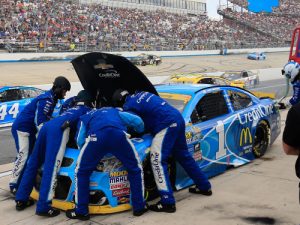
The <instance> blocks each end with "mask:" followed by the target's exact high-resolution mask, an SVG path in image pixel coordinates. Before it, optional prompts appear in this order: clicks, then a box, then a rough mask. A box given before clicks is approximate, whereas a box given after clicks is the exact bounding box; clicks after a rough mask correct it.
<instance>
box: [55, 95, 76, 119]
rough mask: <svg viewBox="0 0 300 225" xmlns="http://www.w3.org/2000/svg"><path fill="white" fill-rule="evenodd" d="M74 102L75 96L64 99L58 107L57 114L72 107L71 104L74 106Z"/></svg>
mask: <svg viewBox="0 0 300 225" xmlns="http://www.w3.org/2000/svg"><path fill="white" fill-rule="evenodd" d="M76 102H77V96H73V97H70V98H68V99H67V100H66V101H64V103H63V104H62V106H61V108H60V111H59V115H61V114H62V113H64V112H65V111H66V110H68V109H69V108H72V107H73V106H75V105H76Z"/></svg>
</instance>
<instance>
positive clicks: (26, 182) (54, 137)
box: [16, 90, 92, 217]
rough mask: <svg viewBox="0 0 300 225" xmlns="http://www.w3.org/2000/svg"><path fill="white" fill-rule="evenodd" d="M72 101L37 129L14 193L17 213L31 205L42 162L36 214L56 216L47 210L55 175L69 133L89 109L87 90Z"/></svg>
mask: <svg viewBox="0 0 300 225" xmlns="http://www.w3.org/2000/svg"><path fill="white" fill-rule="evenodd" d="M76 99H77V102H76V105H75V106H74V107H72V108H70V109H68V110H67V111H65V112H64V113H63V114H62V115H60V116H58V117H57V118H54V119H52V120H51V121H49V122H47V123H45V125H44V126H43V127H42V128H41V130H40V132H39V135H38V138H37V141H36V144H35V146H34V149H33V153H32V155H31V156H30V159H29V161H28V164H27V167H26V169H25V172H24V176H23V178H22V180H21V183H20V187H19V189H18V191H17V193H16V209H17V210H19V211H20V210H23V209H25V208H27V207H28V206H31V205H32V204H33V200H32V199H30V198H29V196H30V193H31V191H32V188H33V186H34V183H35V177H36V175H37V171H38V169H39V168H40V167H41V166H42V164H43V163H44V166H43V175H42V180H41V184H40V192H39V200H38V202H37V208H36V214H37V215H39V216H47V217H54V216H57V215H58V214H59V213H60V211H59V210H58V209H54V208H52V207H51V203H52V198H53V195H54V190H55V186H56V175H57V172H58V171H59V169H60V166H61V162H62V159H63V156H64V153H65V149H66V144H67V142H68V140H69V132H70V130H76V128H77V123H78V121H79V118H80V116H82V115H84V114H86V113H87V112H89V111H90V110H91V102H92V97H91V96H90V95H89V93H88V92H87V91H85V90H83V91H80V92H79V93H78V95H77V98H76Z"/></svg>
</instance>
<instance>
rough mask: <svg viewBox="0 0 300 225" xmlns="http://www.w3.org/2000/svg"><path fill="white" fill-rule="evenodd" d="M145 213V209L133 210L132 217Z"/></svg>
mask: <svg viewBox="0 0 300 225" xmlns="http://www.w3.org/2000/svg"><path fill="white" fill-rule="evenodd" d="M147 211H148V209H147V208H144V209H141V210H135V211H134V210H133V215H134V216H141V215H143V214H144V213H145V212H147Z"/></svg>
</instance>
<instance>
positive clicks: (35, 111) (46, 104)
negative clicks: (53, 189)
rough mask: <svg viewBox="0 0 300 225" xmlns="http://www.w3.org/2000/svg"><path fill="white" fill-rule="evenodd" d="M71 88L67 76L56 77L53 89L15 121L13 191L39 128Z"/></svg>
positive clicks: (11, 181)
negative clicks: (15, 150)
mask: <svg viewBox="0 0 300 225" xmlns="http://www.w3.org/2000/svg"><path fill="white" fill-rule="evenodd" d="M70 89H71V84H70V82H69V81H68V80H67V78H65V77H63V76H58V77H56V78H55V80H54V82H53V86H52V88H51V90H49V91H47V92H45V93H43V94H41V95H39V96H38V97H36V98H35V99H33V100H32V101H31V102H30V103H29V104H28V105H27V106H26V107H25V108H24V109H23V110H22V111H21V112H20V113H19V115H18V116H17V118H16V120H15V121H14V123H13V125H12V129H11V132H12V135H13V138H14V140H15V144H16V148H17V158H16V161H15V164H14V168H13V170H12V175H11V179H10V182H9V187H10V191H11V193H13V194H15V192H16V191H17V189H18V187H19V183H20V180H21V176H22V174H23V171H24V169H25V167H26V163H27V160H28V158H29V156H30V154H31V152H32V149H33V146H34V143H35V140H36V134H37V132H38V130H39V129H40V128H41V126H42V124H43V123H44V122H46V121H48V120H50V119H51V115H52V113H53V110H54V108H55V105H56V103H57V100H58V99H63V98H64V97H65V95H66V92H67V91H70Z"/></svg>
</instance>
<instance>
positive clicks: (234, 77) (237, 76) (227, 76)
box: [222, 73, 241, 80]
mask: <svg viewBox="0 0 300 225" xmlns="http://www.w3.org/2000/svg"><path fill="white" fill-rule="evenodd" d="M222 78H224V79H227V80H237V79H240V78H241V76H240V74H234V73H232V74H224V75H222Z"/></svg>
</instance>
